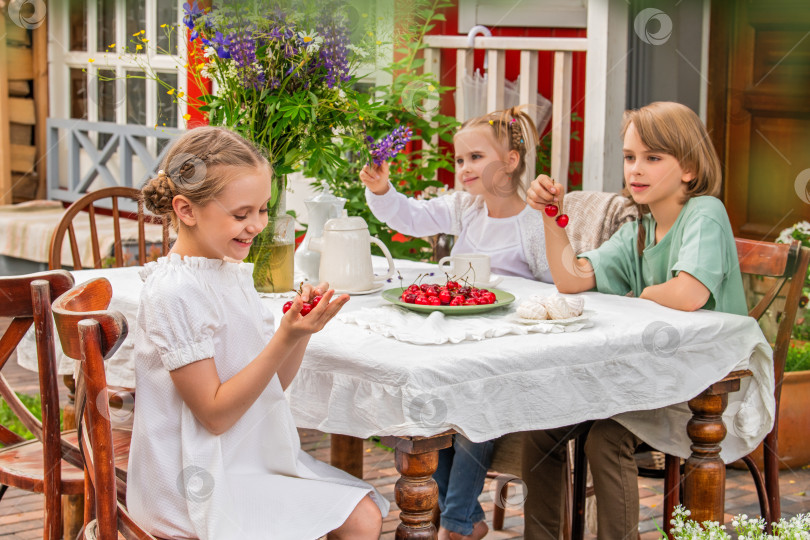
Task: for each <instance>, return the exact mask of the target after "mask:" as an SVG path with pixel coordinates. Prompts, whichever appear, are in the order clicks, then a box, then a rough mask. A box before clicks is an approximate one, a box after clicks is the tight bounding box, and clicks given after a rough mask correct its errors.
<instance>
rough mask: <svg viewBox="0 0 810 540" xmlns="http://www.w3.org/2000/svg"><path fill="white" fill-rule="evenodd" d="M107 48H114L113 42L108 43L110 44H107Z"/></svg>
mask: <svg viewBox="0 0 810 540" xmlns="http://www.w3.org/2000/svg"><path fill="white" fill-rule="evenodd" d="M107 48H108V49H114V48H115V43H112V44H110V45H107Z"/></svg>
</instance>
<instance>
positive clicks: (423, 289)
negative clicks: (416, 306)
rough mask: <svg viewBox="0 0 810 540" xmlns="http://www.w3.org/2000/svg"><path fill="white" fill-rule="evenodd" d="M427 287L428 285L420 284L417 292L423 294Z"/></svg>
mask: <svg viewBox="0 0 810 540" xmlns="http://www.w3.org/2000/svg"><path fill="white" fill-rule="evenodd" d="M428 287H430V285H428V284H427V283H422V284H421V285H419V290H421V291H422V292H425V291H426V290H427V289H428Z"/></svg>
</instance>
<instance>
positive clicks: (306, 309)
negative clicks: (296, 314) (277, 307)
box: [281, 296, 323, 316]
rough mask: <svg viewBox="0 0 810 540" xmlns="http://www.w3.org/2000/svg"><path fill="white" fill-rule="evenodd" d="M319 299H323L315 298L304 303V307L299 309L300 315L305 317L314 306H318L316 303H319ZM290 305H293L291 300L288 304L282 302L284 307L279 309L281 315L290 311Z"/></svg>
mask: <svg viewBox="0 0 810 540" xmlns="http://www.w3.org/2000/svg"><path fill="white" fill-rule="evenodd" d="M321 298H323V297H322V296H316V297H315V298H313V299H312V300H311V301H309V302H304V305H303V306H302V307H301V315H302V316H306V314H307V313H309V312H310V311H312V310H313V309H314V308H315V306H317V305H318V302H320V301H321ZM292 305H293V303H292V300H290V301H289V302H284V305H283V306H282V307H281V312H282V313H287V312H288V311H290V308H291V307H292Z"/></svg>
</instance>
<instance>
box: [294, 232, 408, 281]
mask: <svg viewBox="0 0 810 540" xmlns="http://www.w3.org/2000/svg"><path fill="white" fill-rule="evenodd" d="M372 243H374V244H377V245H378V246H379V247H380V249H381V250H382V252H383V254H384V255H385V258H386V259H387V260H388V273H387V274H385V275H384V276H375V275H374V269H373V268H372V266H371V244H372ZM309 248H310V249H312V250H315V251H320V252H321V264H320V267H319V272H318V278H319V279H320V280H321V281H327V282H329V286H330V287H331V288H333V289H335V290H338V291H348V292H357V293H362V292H370V291H372V290H374V289H376V288H379V287H382V285H383V283H384V282H385V280H386V279H388V278H390V277H391V276H393V275H394V271H395V268H394V259H393V258H391V252H390V251H388V248H387V247H386V246H385V244H383V243H382V242H381V241H380V239H379V238H375V237H373V236H371V235H370V234H369V232H368V225H367V224H366V221H365V220H364V219H363V218H361V217H359V216H354V217H341V218H333V219H330V220H329V221H327V222H326V223H325V224H324V226H323V234H322V235H321V236H320V238H313V239H312V241H311V242H310V244H309Z"/></svg>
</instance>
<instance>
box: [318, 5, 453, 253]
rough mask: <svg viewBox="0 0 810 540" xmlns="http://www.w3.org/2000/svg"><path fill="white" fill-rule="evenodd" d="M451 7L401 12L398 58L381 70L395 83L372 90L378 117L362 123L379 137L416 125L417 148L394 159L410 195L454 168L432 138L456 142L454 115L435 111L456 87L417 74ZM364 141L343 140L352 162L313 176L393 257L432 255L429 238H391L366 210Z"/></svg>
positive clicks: (397, 181) (396, 177)
mask: <svg viewBox="0 0 810 540" xmlns="http://www.w3.org/2000/svg"><path fill="white" fill-rule="evenodd" d="M449 5H450V2H447V1H446V0H417V1H416V2H411V3H409V4H408V6H407V12H406V13H397V21H403V24H402V25H401V26H400V27H399V28H398V30H397V33H396V34H395V35H394V36H393V43H394V46H395V47H394V48H395V51H396V53H397V56H396V57H395V58H396V59H395V60H394V61H393V62H392V63H391V64H390V65H387V66H386V67H384V68H383V70H384V71H385V72H387V73H389V74H390V75H391V83H390V84H387V85H378V86H372V87H371V88H370V89H369V90H368V92H369V94H370V95H373V96H374V98H375V103H376V104H377V105H378V106H379V109H378V110H377V111H375V112H377V113H379V114H377V115H376V116H375V117H374V119H375V120H376V122H375V123H370V122H366V121H363V122H361V126H362V130H363V133H364V135H368V136H371V137H373V138H374V139H375V140H378V139H379V138H380V137H382V136H384V135H385V134H387V133H389V132H390V131H391V129H392V128H393V127H395V126H396V125H398V124H404V125H407V126H410V127H411V128H412V129H413V132H414V135H413V141H415V142H417V145H415V146H421V148H417V149H415V150H412V151H411V152H410V153H409V154H408V155H403V154H399V155H397V156H396V157H395V158H394V160H393V162H392V163H391V181H392V183H393V184H394V186H396V188H397V190H398V191H400V192H401V193H404V194H405V195H407V196H414V195H416V194H418V193H420V192H422V191H424V189H425V188H427V187H429V186H435V187H440V186H442V183H441V182H439V181H438V180H432V179H433V178H435V177H436V174H437V172H438V170H439V169H446V170H453V161H452V156H450V155H448V154H447V153H445V152H443V151H441V150H440V149H439V148H438V147H434V146H433V143H432V139H433V138H434V137H436V138H438V139H439V140H443V141H447V142H451V143H452V140H453V134H454V133H455V131H456V129H457V128H458V125H459V124H458V122H457V121H456V119H455V118H452V117H448V116H444V115H441V114H439V113H438V110H437V108H438V103H439V97H440V95H441V94H442V93H444V92H446V91H448V90H452V89H451V88H448V87H443V86H441V85H440V84H439V81H437V80H436V79H435V77H433V76H432V75H430V74H417V73H415V70H416V69H417V68H418V67H420V66H421V65H422V62H423V60H422V58H421V57H420V52H421V51H422V50H423V49H424V48H425V44H424V36H425V35H426V33H427V32H428V31H429V30H430V29H431V28H432V27H433V25H434V24H435V23H436V22H438V21H441V20H443V16H442V14H441V13H439V11H440V10H442V9H444V8H445V7H448V6H449ZM403 9H406V8H403ZM364 144H365V143H364V142H363V140H362V138H361V137H344V138H342V140H341V141H340V151H341V153H342V154H344V155H347V156H348V157H349V162H348V166H346V167H343V168H341V169H339V170H338V171H337V173H336V174H334V175H329V174H325V173H326V171H325V170H317V168H315V167H310V169H311V171H310V172H311V173H312V176H313V177H315V178H323V179H325V180H326V182H327V183H328V184H329V187H330V189H331V190H332V192H333V193H334V194H335V195H337V196H339V197H344V198H346V201H347V202H346V206H345V208H346V210H347V212H348V214H349V215H350V216H360V217H362V218H363V219H364V220H365V221H366V223H368V226H369V232H370V233H371V234H372V235H374V236H377V237H378V238H379V239H380V240H382V241H383V242H384V243H385V245H386V246H388V248H389V249H390V251H391V255H392V256H394V257H395V258H401V259H412V260H425V259H427V258H429V256H430V253H431V249H430V244H429V243H428V242H426V241H425V240H422V239H420V238H408V239H406V241H404V242H397V241H395V240H393V236H394V235H395V234H396V231H392V230H391V229H389V228H388V227H386V226H385V224H383V223H382V222H381V221H379V220H378V219H377V218H375V217H374V215H373V214H372V213H371V211H370V210H369V209H368V205H367V204H366V200H365V187H364V186H363V184H362V182H360V179H359V173H360V170H361V169H362V168H363V165H365V163H366V160H364V159H361V158H360V157H359V156H363V155H364ZM316 187H317V186H316ZM374 249H376V246H375V248H374Z"/></svg>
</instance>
